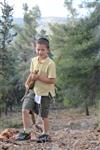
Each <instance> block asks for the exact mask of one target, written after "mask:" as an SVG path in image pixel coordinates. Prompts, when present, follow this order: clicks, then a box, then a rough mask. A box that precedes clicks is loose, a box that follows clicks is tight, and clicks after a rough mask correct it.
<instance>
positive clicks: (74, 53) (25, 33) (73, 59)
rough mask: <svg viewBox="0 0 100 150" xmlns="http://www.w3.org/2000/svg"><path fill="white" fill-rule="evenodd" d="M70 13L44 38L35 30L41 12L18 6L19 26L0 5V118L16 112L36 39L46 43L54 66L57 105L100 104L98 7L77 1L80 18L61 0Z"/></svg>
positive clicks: (6, 7) (67, 1) (69, 3)
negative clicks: (21, 12) (20, 9)
mask: <svg viewBox="0 0 100 150" xmlns="http://www.w3.org/2000/svg"><path fill="white" fill-rule="evenodd" d="M64 4H65V7H66V9H68V11H69V16H67V18H66V23H65V24H59V23H55V24H52V23H51V24H49V30H50V31H49V33H47V32H46V30H45V29H44V28H43V29H41V31H38V27H39V19H40V18H41V12H40V9H39V7H38V6H34V7H33V8H32V9H31V10H29V8H28V5H27V4H26V3H25V4H23V10H24V18H23V20H24V23H23V25H22V26H19V25H17V24H15V23H14V21H13V7H12V6H9V4H8V3H7V2H6V0H4V3H2V2H1V3H0V7H1V10H2V15H1V17H0V51H1V52H0V115H2V112H5V114H6V115H7V112H8V111H9V110H10V111H13V109H17V108H18V107H20V105H21V102H20V99H21V97H22V96H23V95H24V92H25V87H24V82H25V80H26V78H27V76H28V73H29V66H30V61H31V59H32V56H33V57H34V56H35V40H36V39H37V38H38V37H47V38H48V39H49V40H50V46H51V54H50V56H52V58H53V59H54V60H55V62H56V66H57V81H56V100H57V103H58V105H61V106H63V107H74V108H75V107H76V108H77V107H83V108H84V111H85V112H86V114H87V115H89V106H93V107H96V106H97V105H98V104H99V99H100V92H99V91H100V78H99V77H100V41H99V40H100V30H99V28H100V2H99V1H97V0H95V1H93V2H88V1H86V0H85V1H82V3H81V5H80V6H79V7H80V8H85V9H86V11H87V14H86V15H85V16H80V15H79V14H78V13H77V9H75V8H74V7H73V1H72V0H65V3H64Z"/></svg>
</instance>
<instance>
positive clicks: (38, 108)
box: [34, 96, 51, 118]
mask: <svg viewBox="0 0 100 150" xmlns="http://www.w3.org/2000/svg"><path fill="white" fill-rule="evenodd" d="M50 103H51V99H50V98H49V96H42V97H41V104H37V103H34V111H35V113H36V114H39V115H40V116H41V117H42V118H46V117H48V114H49V109H50Z"/></svg>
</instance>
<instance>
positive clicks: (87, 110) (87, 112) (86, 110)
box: [85, 102, 89, 116]
mask: <svg viewBox="0 0 100 150" xmlns="http://www.w3.org/2000/svg"><path fill="white" fill-rule="evenodd" d="M85 112H86V116H89V108H88V104H87V102H85Z"/></svg>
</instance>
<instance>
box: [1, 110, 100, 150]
mask: <svg viewBox="0 0 100 150" xmlns="http://www.w3.org/2000/svg"><path fill="white" fill-rule="evenodd" d="M96 121H97V117H96V116H94V115H93V116H87V117H86V116H85V115H84V114H79V113H78V114H75V113H74V112H73V113H70V112H68V111H66V110H62V111H54V112H52V114H51V115H50V126H51V128H50V135H51V138H52V142H50V143H36V142H31V141H23V142H18V141H12V142H11V143H10V142H9V143H8V142H5V143H3V142H0V150H100V132H97V131H96V130H94V127H95V123H96Z"/></svg>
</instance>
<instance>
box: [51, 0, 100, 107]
mask: <svg viewBox="0 0 100 150" xmlns="http://www.w3.org/2000/svg"><path fill="white" fill-rule="evenodd" d="M98 7H99V8H100V4H99V3H98ZM98 7H95V10H94V12H92V13H91V15H90V16H88V17H86V18H83V19H81V18H80V19H78V20H76V22H74V25H73V24H71V22H69V23H68V24H65V25H55V26H51V30H52V35H51V39H52V46H53V49H54V50H55V54H56V56H57V59H58V60H57V61H56V64H57V74H58V77H57V84H58V85H59V86H60V87H61V91H62V93H63V97H64V103H65V104H68V105H70V104H71V105H74V106H77V105H81V104H82V103H85V102H86V103H87V104H89V105H91V104H94V103H95V100H96V99H97V97H98V96H97V95H98V94H97V93H98V91H99V89H100V78H99V75H100V57H99V53H100V44H99V39H100V32H99V31H98V30H97V29H98V28H99V27H100V9H98Z"/></svg>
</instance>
